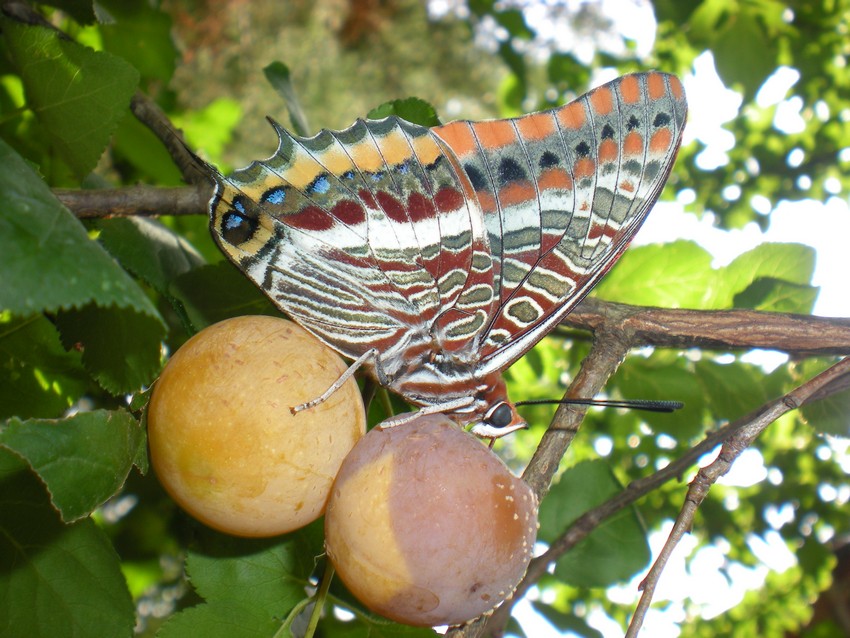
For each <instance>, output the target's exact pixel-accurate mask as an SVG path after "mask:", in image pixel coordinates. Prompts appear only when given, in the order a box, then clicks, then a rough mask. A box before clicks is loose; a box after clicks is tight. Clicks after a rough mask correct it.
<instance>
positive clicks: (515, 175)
mask: <svg viewBox="0 0 850 638" xmlns="http://www.w3.org/2000/svg"><path fill="white" fill-rule="evenodd" d="M525 179H528V176H527V174H526V172H525V169H524V168H523V167H522V166H520V165H519V162H517V161H516V160H514V159H512V158H510V157H506V158H504V159H503V160H502V161H501V162H499V183H500V184H510V183H511V182H517V181H521V180H525Z"/></svg>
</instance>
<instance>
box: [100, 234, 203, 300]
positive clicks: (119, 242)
mask: <svg viewBox="0 0 850 638" xmlns="http://www.w3.org/2000/svg"><path fill="white" fill-rule="evenodd" d="M98 227H99V228H100V231H101V232H100V237H99V239H100V243H101V244H103V246H104V247H105V248H106V250H108V251H109V253H110V254H111V255H112V256H113V257H115V258H116V259H117V260H118V261H119V262H120V263H121V265H122V266H123V267H124V268H125V269H127V270H128V271H130V272H131V273H133V274H134V275H135V276H136V277H138V278H140V279H142V280H143V281H144V282H145V283H147V284H148V285H150V286H151V287H152V288H154V290H156V291H157V292H158V293H160V294H162V295H166V296H167V295H168V288H169V286H170V285H171V282H172V281H173V280H174V279H175V278H176V277H178V276H179V275H182V274H183V273H186V272H189V271H191V270H194V269H195V268H199V267H201V266H203V265H204V263H205V262H204V258H203V257H201V255H200V253H198V251H197V250H195V249H194V247H193V246H192V245H191V244H189V242H187V241H186V240H185V239H183V237H181V236H180V235H178V234H176V233H175V232H174V231H172V230H171V229H170V228H168V227H166V226H164V225H163V224H162V223H160V222H158V221H156V220H152V219H146V218H144V217H119V218H115V219H106V220H103V221H102V222H100V223H99V224H98Z"/></svg>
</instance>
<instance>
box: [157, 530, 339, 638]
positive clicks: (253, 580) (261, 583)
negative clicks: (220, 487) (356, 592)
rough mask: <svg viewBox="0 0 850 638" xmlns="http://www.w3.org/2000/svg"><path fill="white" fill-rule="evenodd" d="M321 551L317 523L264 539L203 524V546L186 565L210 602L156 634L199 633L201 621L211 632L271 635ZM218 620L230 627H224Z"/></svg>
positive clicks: (302, 589)
mask: <svg viewBox="0 0 850 638" xmlns="http://www.w3.org/2000/svg"><path fill="white" fill-rule="evenodd" d="M322 552H323V548H322V540H321V533H320V527H317V526H316V524H313V525H311V526H308V527H307V528H305V529H303V530H299V531H298V532H295V533H293V534H288V535H286V536H284V537H282V538H278V539H262V540H259V539H256V540H255V539H241V538H234V537H232V536H226V535H224V534H218V533H215V532H212V531H210V530H203V531H202V532H201V535H200V544H199V546H198V547H196V548H194V549H193V550H192V551H190V552H189V556H188V558H187V561H186V570H187V572H188V575H189V579H190V581H191V582H192V584H193V585H194V586H195V589H196V590H197V592H198V594H199V595H201V596H202V597H203V598H204V599H205V600H206V603H205V604H203V605H199V606H198V607H194V608H192V609H189V610H186V611H183V612H181V613H178V614H176V615H175V616H173V618H172V619H171V620H169V622H168V623H167V624H166V625H165V627H163V629H162V630H161V631H160V632H159V633H158V634H157V635H158V636H159V637H160V638H172V637H176V636H186V635H198V633H197V631H198V630H197V627H201V628H204V629H206V630H207V631H208V632H210V633H209V634H206V633H205V634H204V635H210V636H213V637H217V636H222V637H226V636H231V635H232V636H243V635H244V636H258V635H269V636H271V635H272V634H273V633H274V631H275V630H276V629H277V628H278V627H279V626H280V624H281V622H282V621H283V619H284V618H286V615H287V614H288V613H289V611H291V610H292V609H293V607H295V605H296V604H297V603H299V602H300V601H302V600H303V599H304V598H305V596H306V593H305V587H306V586H307V585H308V578H309V576H310V574H311V573H312V571H313V569H314V567H315V561H316V559H317V557H318V556H319V555H320V554H321V553H322ZM216 623H218V624H220V625H221V624H223V625H224V628H225V629H227V630H229V631H230V633H222V629H217V628H216V627H215V625H216ZM193 627H194V628H195V629H194V630H193V629H192V628H193ZM246 629H249V630H250V632H251V633H246V632H245V630H246ZM190 630H191V631H192V633H186V632H187V631H190Z"/></svg>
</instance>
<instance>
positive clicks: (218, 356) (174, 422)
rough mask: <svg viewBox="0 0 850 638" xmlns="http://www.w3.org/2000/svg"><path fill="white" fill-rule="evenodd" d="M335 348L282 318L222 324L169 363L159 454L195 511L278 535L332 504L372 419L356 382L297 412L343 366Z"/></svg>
mask: <svg viewBox="0 0 850 638" xmlns="http://www.w3.org/2000/svg"><path fill="white" fill-rule="evenodd" d="M345 369H346V366H345V364H344V363H343V361H342V360H341V359H340V358H339V356H337V354H336V353H335V352H333V351H332V350H330V349H329V348H328V347H327V346H325V345H324V344H322V343H320V342H319V341H318V340H317V339H316V338H315V337H313V336H312V335H310V334H309V333H308V332H306V331H305V330H303V329H302V328H300V327H299V326H297V325H295V324H294V323H292V322H289V321H285V320H283V319H276V318H273V317H265V316H248V317H238V318H235V319H228V320H226V321H222V322H221V323H217V324H215V325H213V326H210V327H209V328H206V329H205V330H202V331H201V332H199V333H198V334H197V335H195V336H194V337H192V338H191V339H189V341H187V342H186V343H185V344H184V345H183V346H182V347H181V348H180V349H179V350H178V351H177V352H176V353H175V354H174V356H173V357H171V359H170V360H169V362H168V364H167V365H166V366H165V369H164V370H163V372H162V375H161V376H160V378H159V380H158V381H157V382H156V386H155V387H154V390H153V396H152V398H151V402H150V406H149V408H148V415H147V421H148V440H149V444H150V453H151V461H152V464H153V467H154V469H155V470H156V473H157V475H158V477H159V479H160V481H161V482H162V484H163V486H164V487H165V489H166V490H167V491H168V493H169V494H170V495H171V496H172V497H173V498H174V500H175V501H176V502H177V503H178V504H179V505H180V506H181V507H183V508H184V509H185V510H186V511H187V512H189V513H190V514H191V515H192V516H194V517H195V518H197V519H198V520H200V521H202V522H203V523H205V524H207V525H209V526H210V527H213V528H215V529H218V530H220V531H223V532H227V533H230V534H235V535H239V536H275V535H277V534H282V533H285V532H289V531H292V530H294V529H298V528H300V527H303V526H304V525H306V524H308V523H310V522H311V521H313V520H315V519H316V518H318V517H319V516H320V515H321V514H322V512H323V511H324V509H325V505H326V503H327V499H328V494H329V492H330V489H331V484H332V483H333V480H334V477H335V476H336V473H337V471H338V470H339V466H340V464H341V463H342V460H343V459H344V458H345V456H346V455H347V454H348V452H349V451H350V450H351V448H352V446H353V445H354V444H355V442H356V441H357V440H358V439H359V438H360V437H361V436H362V435H363V432H364V431H365V426H366V417H365V413H364V410H363V403H362V400H361V397H360V393H359V392H358V389H357V385H356V384H355V383H354V381H353V380H352V381H349V382H348V383H346V384H345V385H344V386H343V387H342V388H340V390H338V391H337V392H336V393H335V394H333V395H332V396H331V397H330V399H328V400H327V401H326V402H325V403H322V404H320V405H318V406H316V407H314V408H312V409H310V410H306V411H304V412H300V413H299V414H297V415H295V416H293V415H292V413H291V412H290V407H292V406H295V405H298V404H300V403H303V402H305V401H308V400H310V399H314V398H316V397H317V396H319V395H320V394H321V393H322V392H324V391H325V390H326V389H327V388H328V386H329V385H330V384H331V383H333V382H334V381H336V380H337V379H338V378H339V376H340V375H341V374H342V373H343V372H344V371H345Z"/></svg>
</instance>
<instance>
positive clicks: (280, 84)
mask: <svg viewBox="0 0 850 638" xmlns="http://www.w3.org/2000/svg"><path fill="white" fill-rule="evenodd" d="M263 74H264V75H265V76H266V80H268V81H269V84H271V85H272V86H273V87H274V90H275V91H277V93H278V95H280V97H282V98H283V101H284V103H285V104H286V109H287V110H288V111H289V121H290V122H292V130H293V131H294V132H295V133H296V134H297V135H301V136H306V135H309V134H310V126H309V124H308V123H307V115H306V114H305V113H304V109H302V108H301V102H299V101H298V96H297V95H296V93H295V87H294V86H292V78H291V77H290V74H289V67H288V66H286V65H285V64H284V63H283V62H272V63H271V64H269V65H268V66H267V67H264V68H263Z"/></svg>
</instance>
